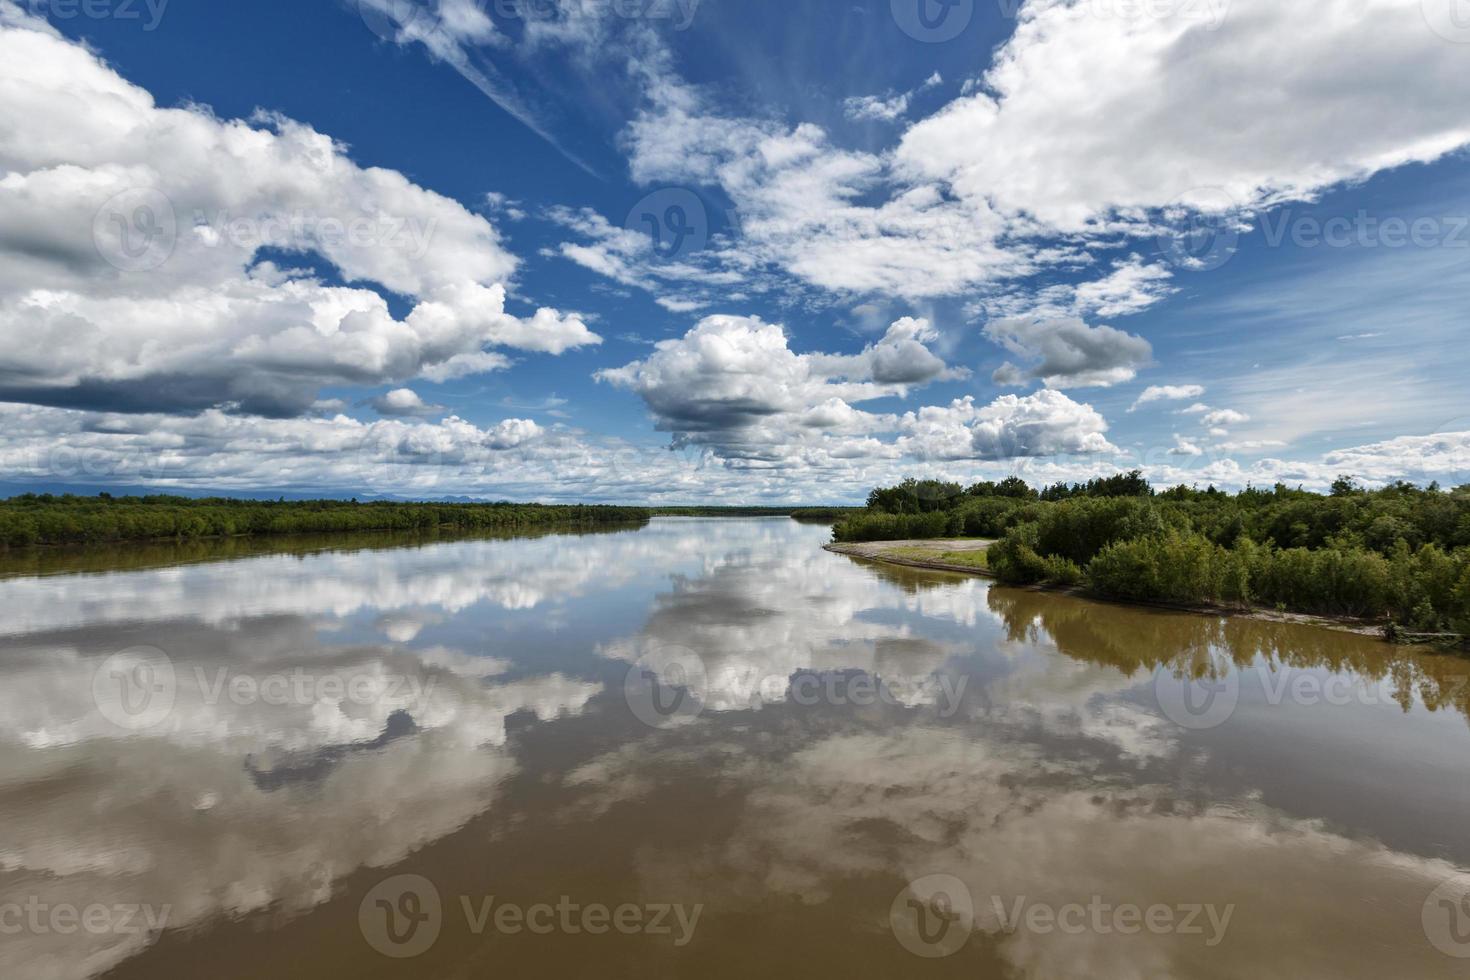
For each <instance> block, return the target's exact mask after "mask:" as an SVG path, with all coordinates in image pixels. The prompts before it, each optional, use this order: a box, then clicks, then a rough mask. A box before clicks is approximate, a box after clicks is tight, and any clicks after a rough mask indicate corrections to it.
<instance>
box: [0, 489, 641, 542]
mask: <svg viewBox="0 0 1470 980" xmlns="http://www.w3.org/2000/svg"><path fill="white" fill-rule="evenodd" d="M651 515H652V512H651V511H650V510H649V509H648V508H646V507H606V506H581V505H577V506H551V505H545V504H513V503H486V504H461V503H443V504H432V503H390V502H384V501H363V502H359V501H356V500H345V501H344V500H291V501H288V500H240V499H234V498H228V497H206V498H190V497H175V496H164V495H153V496H144V497H125V496H119V497H114V496H112V495H111V494H106V493H104V494H99V495H98V496H96V497H77V496H69V495H68V496H54V495H51V494H23V495H21V496H18V497H11V498H10V499H8V500H0V547H25V546H28V545H51V544H95V543H105V542H117V541H149V540H163V539H175V540H194V539H200V538H224V537H236V536H255V535H270V534H319V533H339V532H348V531H430V530H454V531H465V532H469V531H491V530H502V529H505V530H514V529H519V528H539V527H553V526H555V527H576V526H592V525H611V524H632V523H640V522H646V521H647V520H648V519H649V518H650V516H651Z"/></svg>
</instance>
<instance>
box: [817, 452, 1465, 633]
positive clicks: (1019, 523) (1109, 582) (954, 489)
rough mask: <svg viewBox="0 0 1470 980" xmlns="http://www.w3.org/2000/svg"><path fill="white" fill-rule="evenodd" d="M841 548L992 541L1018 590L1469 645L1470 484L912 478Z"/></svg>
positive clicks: (1006, 578) (854, 524)
mask: <svg viewBox="0 0 1470 980" xmlns="http://www.w3.org/2000/svg"><path fill="white" fill-rule="evenodd" d="M833 536H834V538H835V539H836V540H837V541H839V542H859V541H894V540H904V539H910V538H941V537H980V538H994V539H997V543H996V544H994V545H992V546H991V547H990V549H989V552H988V556H987V561H988V564H989V567H990V570H991V571H992V572H993V573H994V574H995V575H996V576H997V577H998V578H1000V580H1001V581H1003V582H1007V583H1010V584H1016V585H1053V586H1081V587H1085V588H1086V589H1088V590H1090V591H1092V592H1094V593H1096V594H1098V595H1101V596H1108V597H1115V598H1120V599H1132V600H1143V601H1154V602H1170V603H1182V604H1210V605H1222V606H1234V607H1241V608H1245V607H1265V608H1268V609H1277V610H1281V611H1289V612H1299V613H1309V614H1316V615H1328V616H1344V617H1352V618H1358V619H1365V620H1373V621H1378V622H1383V623H1386V624H1387V625H1388V630H1389V633H1390V635H1394V634H1398V633H1402V632H1412V633H1419V634H1441V633H1442V634H1460V635H1461V636H1465V635H1470V486H1465V487H1461V488H1459V489H1456V490H1445V489H1441V488H1440V487H1439V486H1437V485H1431V486H1429V487H1427V488H1425V487H1418V486H1415V485H1413V484H1409V483H1402V482H1401V483H1395V484H1392V485H1390V486H1387V487H1384V488H1382V489H1378V490H1369V489H1366V488H1364V487H1362V486H1360V485H1358V484H1357V483H1355V482H1354V481H1353V480H1352V479H1351V478H1350V477H1343V478H1340V479H1339V480H1337V481H1336V482H1335V483H1334V484H1333V486H1332V490H1331V492H1330V493H1327V494H1319V493H1312V492H1309V491H1306V490H1302V489H1291V488H1288V487H1286V486H1284V485H1280V484H1278V485H1277V486H1275V487H1273V488H1271V489H1269V490H1264V489H1259V488H1253V487H1248V488H1247V489H1245V490H1243V491H1241V492H1239V493H1234V494H1232V493H1227V492H1224V491H1221V490H1217V489H1216V488H1214V487H1210V488H1208V489H1205V490H1199V489H1196V488H1192V487H1184V486H1180V487H1174V488H1172V489H1168V490H1163V491H1158V490H1155V488H1154V487H1152V486H1150V485H1149V483H1148V482H1147V481H1146V480H1145V479H1144V478H1143V476H1142V474H1141V473H1140V472H1137V471H1135V472H1132V473H1126V474H1119V475H1117V476H1112V477H1106V478H1100V479H1095V480H1091V481H1089V482H1087V483H1085V484H1072V485H1067V484H1057V485H1054V486H1050V487H1046V488H1044V489H1041V490H1037V489H1035V488H1033V487H1031V486H1030V485H1028V484H1027V483H1026V482H1025V481H1024V480H1021V479H1019V478H1016V477H1012V478H1010V479H1007V480H1002V481H1000V482H983V483H977V484H975V485H973V486H970V487H968V488H965V487H962V486H961V485H960V484H958V483H949V482H945V481H939V480H923V481H920V480H906V481H904V482H903V483H901V484H899V485H898V486H895V487H880V488H878V489H875V490H874V491H873V492H872V493H871V494H870V495H869V498H868V507H867V509H866V510H865V511H863V512H861V513H859V514H856V515H853V516H850V517H848V518H846V519H844V520H842V521H840V522H838V523H837V524H836V525H835V526H834V528H833Z"/></svg>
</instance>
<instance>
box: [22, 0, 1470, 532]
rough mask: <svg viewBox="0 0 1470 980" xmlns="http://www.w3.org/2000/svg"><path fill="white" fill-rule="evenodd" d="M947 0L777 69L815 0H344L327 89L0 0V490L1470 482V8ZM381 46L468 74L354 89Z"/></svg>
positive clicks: (877, 8) (720, 493)
mask: <svg viewBox="0 0 1470 980" xmlns="http://www.w3.org/2000/svg"><path fill="white" fill-rule="evenodd" d="M919 2H923V0H891V2H889V0H883V2H881V3H879V2H870V3H868V4H867V5H866V6H865V7H864V6H858V7H854V8H853V9H852V10H850V11H848V12H846V13H843V14H833V15H831V16H833V17H839V18H848V19H850V20H851V21H852V23H850V24H847V25H845V33H844V34H843V36H844V37H846V38H847V41H846V42H844V44H846V45H847V46H846V47H844V46H843V44H838V43H834V44H831V45H828V46H825V47H824V46H822V45H815V46H814V49H813V51H812V53H811V54H810V55H809V56H808V59H807V60H806V61H805V62H803V63H802V64H800V65H798V66H796V67H795V68H793V75H794V77H795V78H797V79H798V81H799V82H800V84H797V83H796V82H793V83H792V87H791V90H790V91H786V90H784V89H783V88H782V87H781V85H779V84H777V82H776V81H774V80H773V79H772V77H771V74H770V72H769V70H768V69H769V62H768V61H767V60H766V58H767V54H768V52H767V48H769V46H770V45H771V43H772V38H773V37H774V38H776V39H779V38H780V37H781V36H783V32H794V31H807V30H810V29H811V27H812V25H811V24H808V23H802V22H801V21H800V18H802V17H804V16H808V15H807V14H804V13H802V12H800V11H790V10H786V8H785V7H784V6H781V5H777V6H772V8H771V16H770V17H768V18H765V19H764V20H763V21H762V23H761V24H760V25H758V27H756V26H749V25H746V26H744V27H739V28H737V27H735V26H732V23H731V20H730V18H732V17H734V16H735V14H734V13H733V12H731V11H730V9H729V8H728V6H727V5H723V4H719V3H716V2H715V0H706V2H705V3H703V4H700V3H697V2H692V0H691V2H688V3H683V4H674V5H670V9H669V11H665V12H664V15H661V16H660V15H656V13H655V10H654V7H647V8H646V9H645V7H639V10H640V11H641V14H639V15H638V16H627V12H628V11H629V10H631V7H629V8H627V10H624V11H623V12H622V13H620V12H618V10H615V9H614V8H613V7H612V6H610V5H606V4H592V3H584V2H581V0H557V2H555V3H550V2H548V3H543V4H538V5H532V6H533V7H535V11H536V12H535V13H534V15H533V14H532V13H530V12H529V11H530V8H525V9H523V5H517V4H508V5H506V4H499V5H497V4H489V3H483V2H479V0H418V2H417V3H407V2H395V3H392V4H389V3H386V2H380V0H356V2H349V3H344V4H343V5H342V6H341V7H340V8H334V9H331V10H328V11H322V12H318V13H316V14H314V15H313V16H320V17H329V18H334V21H333V23H336V24H338V26H340V27H341V30H340V31H339V32H337V33H335V34H332V35H330V36H327V37H325V38H321V39H320V43H321V44H322V45H324V46H325V47H326V48H327V49H329V50H331V51H333V52H335V55H334V57H337V58H339V59H340V61H338V62H333V63H331V64H324V65H323V66H321V70H322V71H323V72H333V73H338V74H340V75H342V76H343V77H342V81H343V82H344V83H345V84H343V85H342V86H341V89H340V90H333V91H330V92H328V93H327V94H325V95H324V94H321V93H314V94H313V95H312V96H311V97H307V96H306V95H302V96H300V97H297V96H291V97H286V98H283V99H282V100H281V101H284V102H289V103H291V104H278V103H276V104H268V105H264V106H261V105H260V104H259V103H260V101H261V99H260V97H258V96H257V95H256V93H255V91H254V90H253V89H252V86H251V81H252V80H251V78H250V77H248V76H242V75H241V74H240V73H239V72H237V71H230V70H229V66H228V65H225V66H223V67H222V68H221V69H220V71H219V73H218V74H214V73H209V72H204V71H203V69H197V68H196V69H194V70H195V71H198V72H201V74H197V75H196V74H190V73H189V70H186V69H185V68H181V67H176V66H171V67H169V68H167V69H161V68H158V67H156V65H154V64H153V63H151V62H148V63H145V61H144V59H145V58H146V57H147V56H149V55H150V54H151V55H153V56H156V55H157V54H158V53H160V52H162V53H164V54H166V53H167V52H168V50H169V47H168V46H169V45H180V46H185V45H190V44H198V43H199V40H200V38H199V35H198V32H199V31H200V30H203V29H204V27H202V26H201V24H200V23H198V22H196V21H192V20H186V19H185V15H183V14H176V15H175V18H174V19H172V20H170V19H168V18H167V15H166V14H165V17H164V18H160V20H159V22H158V24H157V25H156V28H157V29H156V30H154V31H152V33H150V34H149V35H148V36H147V37H146V38H144V39H143V40H142V41H140V40H139V38H138V37H137V32H138V31H139V30H140V28H138V27H137V26H136V25H132V26H129V25H126V24H124V23H122V22H121V21H120V20H115V21H113V22H108V23H84V24H78V23H77V22H76V21H75V20H69V19H66V18H63V17H60V16H58V15H56V14H55V13H54V12H49V9H48V8H47V7H46V6H45V5H41V6H39V7H38V6H37V5H35V4H24V5H23V4H19V3H17V2H15V0H0V93H3V97H0V256H3V261H0V330H3V332H4V335H5V337H6V338H7V343H6V344H5V345H4V348H3V350H0V420H3V426H0V466H3V467H4V470H5V472H6V473H7V474H9V475H8V477H7V481H9V485H13V486H15V487H19V486H24V485H29V484H35V485H43V486H66V485H77V486H97V485H107V486H117V487H120V488H126V487H128V486H148V487H177V488H181V489H216V490H223V491H235V492H247V491H276V490H282V491H296V492H303V493H317V492H319V493H329V494H346V493H381V494H395V495H402V496H439V495H466V496H476V497H493V498H501V497H514V498H524V499H531V498H535V499H545V500H609V501H613V500H616V501H642V500H648V501H670V502H672V501H695V500H704V501H713V502H727V503H737V502H796V501H812V502H817V501H833V502H835V501H845V500H855V499H860V498H861V497H862V496H863V495H864V494H865V492H866V490H867V488H869V487H870V486H872V485H874V484H877V483H880V482H887V481H893V480H896V479H899V478H902V477H903V476H905V475H910V474H913V475H929V474H943V475H946V476H950V477H953V478H957V479H970V478H976V479H978V478H993V477H996V476H999V475H1005V474H1011V473H1016V474H1019V475H1021V476H1023V477H1025V478H1026V479H1028V480H1031V481H1032V482H1034V483H1047V482H1052V481H1055V480H1060V479H1069V480H1070V479H1082V478H1085V477H1087V476H1089V475H1094V474H1097V473H1105V472H1113V471H1117V470H1121V469H1131V468H1135V467H1138V468H1142V469H1144V470H1145V471H1146V473H1147V474H1148V475H1149V477H1150V478H1152V479H1153V480H1155V481H1156V482H1160V483H1173V482H1185V483H1197V484H1200V485H1204V484H1206V483H1214V484H1217V485H1221V486H1227V487H1239V486H1243V485H1245V484H1247V483H1255V484H1258V485H1259V484H1271V483H1275V482H1278V481H1281V482H1287V483H1292V484H1295V483H1302V484H1306V485H1308V486H1314V487H1320V486H1323V485H1325V484H1326V483H1328V482H1330V481H1331V480H1332V479H1333V478H1334V477H1336V476H1337V475H1339V474H1342V473H1351V474H1353V475H1355V476H1357V477H1358V478H1359V479H1361V480H1364V481H1366V482H1369V483H1380V482H1386V481H1391V480H1396V479H1408V480H1415V481H1419V482H1429V481H1431V480H1438V481H1440V482H1442V483H1445V484H1450V485H1459V484H1463V483H1470V400H1467V399H1466V398H1465V396H1464V388H1463V383H1462V381H1459V380H1458V379H1460V378H1463V376H1464V372H1465V371H1466V370H1470V363H1466V362H1467V360H1470V355H1467V354H1465V353H1464V352H1463V350H1462V348H1463V344H1459V345H1454V347H1455V349H1453V350H1447V351H1446V350H1444V348H1445V347H1446V346H1448V345H1447V344H1446V341H1447V340H1452V339H1453V338H1454V337H1455V336H1457V335H1458V336H1460V337H1463V329H1464V327H1465V326H1466V323H1465V315H1466V314H1465V312H1464V309H1463V302H1458V303H1457V302H1455V299H1456V298H1462V297H1463V295H1464V288H1466V287H1470V272H1467V261H1466V260H1467V258H1470V232H1467V231H1466V230H1465V228H1466V226H1467V225H1470V217H1467V216H1470V207H1467V205H1470V168H1467V167H1466V160H1467V157H1466V155H1465V152H1464V150H1465V147H1466V146H1467V145H1470V115H1467V113H1466V110H1465V106H1466V105H1470V71H1467V70H1466V69H1467V68H1470V36H1461V35H1462V34H1467V35H1470V32H1457V31H1456V30H1455V24H1456V22H1455V21H1453V20H1445V19H1443V18H1439V17H1438V15H1437V13H1436V11H1437V10H1438V8H1437V7H1436V6H1435V0H1423V2H1422V3H1421V0H1326V2H1324V3H1319V4H1313V5H1287V4H1279V3H1274V2H1268V0H1231V2H1229V3H1228V4H1227V3H1224V2H1223V0H1222V2H1220V3H1216V4H1210V3H1180V4H1174V5H1170V4H1155V5H1136V4H1128V3H1114V2H1111V0H1026V2H1023V3H1019V4H1018V5H1015V6H1016V9H1015V11H1014V17H1012V18H1007V17H1005V16H1002V17H1001V18H1000V19H999V20H998V21H997V22H995V23H991V22H990V21H989V20H987V19H986V18H985V17H983V16H980V15H978V14H977V15H975V20H974V21H973V22H971V21H968V20H967V22H966V23H965V24H963V25H959V33H958V34H956V35H955V36H954V37H951V38H946V39H939V38H935V37H924V36H922V33H923V32H921V31H918V30H917V29H915V28H914V27H913V24H912V23H910V22H909V21H908V20H907V19H906V18H905V17H904V16H903V15H902V12H903V10H904V9H905V4H906V3H908V4H909V5H910V6H912V5H913V4H914V3H919ZM655 6H658V5H655ZM1001 7H1002V13H1004V12H1005V7H1006V5H1004V4H1002V5H1001ZM292 9H294V8H291V7H282V16H288V14H287V13H285V12H286V11H290V10H292ZM619 9H620V10H621V9H622V8H619ZM660 9H661V8H660ZM946 9H950V8H946ZM48 14H49V16H48ZM364 27H367V28H370V30H365V29H364ZM83 28H85V30H83ZM129 30H131V31H133V32H134V34H132V35H127V34H125V32H126V31H129ZM757 30H763V31H765V32H766V33H765V34H764V35H761V34H758V33H755V32H756V31H757ZM109 40H111V41H113V42H115V47H116V54H114V51H113V47H112V46H110V45H109V43H108V42H109ZM248 40H249V39H248V38H247V39H241V42H240V43H241V44H242V45H244V44H247V43H248ZM966 40H968V41H969V42H970V43H969V44H965V43H964V42H965V41H966ZM982 40H983V41H985V42H987V43H985V44H981V43H979V42H980V41H982ZM213 43H214V44H216V45H220V46H222V47H228V44H227V42H226V41H224V40H221V39H219V38H216V39H214V40H213ZM864 44H868V45H877V46H881V47H882V48H883V49H885V50H891V51H894V52H897V54H896V56H895V57H894V58H893V59H891V60H892V61H893V64H892V65H891V66H887V67H885V69H884V71H883V72H874V71H864V70H859V69H860V68H861V66H855V65H854V64H853V63H852V62H853V61H854V56H856V55H860V54H861V49H862V46H863V45H864ZM711 46H716V47H718V48H719V49H720V50H721V51H723V52H724V56H723V61H722V62H720V63H721V64H723V65H725V66H726V67H725V68H724V69H722V70H721V72H720V73H719V74H711V69H710V68H709V59H708V58H703V57H700V55H701V54H702V53H707V52H708V51H709V50H712V48H711ZM232 56H233V55H232V53H231V52H225V53H223V54H222V55H221V57H222V59H224V60H225V61H228V60H229V58H230V57H232ZM114 58H116V60H113V59H114ZM361 59H367V61H366V62H363V61H362V60H361ZM384 61H386V62H387V63H389V64H391V65H392V66H393V69H394V71H395V72H397V73H399V74H400V75H402V76H405V77H411V78H412V79H413V80H414V81H415V84H417V85H419V86H420V87H421V88H422V89H423V90H425V91H431V90H434V87H435V86H438V87H442V89H443V90H444V92H445V93H446V94H445V99H446V103H445V107H443V108H442V109H435V108H434V107H433V106H425V107H422V112H420V113H416V114H414V118H408V117H407V116H405V117H403V118H398V117H395V116H394V115H393V113H392V112H390V111H387V110H386V109H383V108H381V107H380V108H379V109H378V111H377V112H376V113H374V114H373V117H372V119H371V122H370V124H369V125H370V127H371V128H365V124H364V123H363V122H362V121H361V119H360V118H359V117H360V116H361V111H362V109H363V105H364V103H363V102H362V101H361V100H362V99H365V98H369V97H371V96H366V95H365V96H359V95H356V94H351V95H349V94H345V93H346V92H347V91H348V90H349V89H351V88H352V87H353V83H357V84H360V85H362V86H364V87H365V88H367V89H369V90H370V91H371V90H372V86H374V85H393V84H395V82H394V80H393V79H386V80H385V79H382V78H379V77H378V76H377V74H375V73H373V72H367V73H364V74H355V73H357V72H361V71H362V69H361V67H360V65H362V64H364V63H368V64H372V63H381V62H384ZM890 76H891V77H890ZM130 77H134V78H136V77H146V78H148V79H149V80H150V86H156V87H160V88H164V89H166V91H167V92H168V93H169V94H167V95H164V94H162V93H158V92H154V91H150V89H149V88H146V87H144V86H143V85H141V84H139V83H138V82H137V81H133V80H130ZM255 81H256V83H257V84H258V85H259V86H260V87H261V90H262V91H266V92H280V91H281V87H280V86H279V85H277V84H275V83H274V80H272V79H270V78H264V77H257V78H256V79H255ZM466 83H468V84H469V86H470V87H471V88H470V89H469V90H466V89H465V88H464V86H465V84H466ZM817 83H820V84H817ZM399 88H400V89H401V86H399ZM336 91H341V92H343V93H344V94H341V95H338V94H335V92H336ZM384 91H385V92H386V89H385V90H384ZM814 91H815V92H819V93H820V94H819V95H813V94H812V93H813V92H814ZM180 92H188V93H190V94H189V95H188V96H180V95H178V93H180ZM196 93H198V94H196ZM206 94H207V99H206ZM481 95H483V96H486V97H488V99H489V101H488V102H484V101H478V102H477V101H475V100H476V99H478V98H479V96H481ZM451 96H452V100H451ZM387 98H388V96H387V95H386V94H385V95H384V96H383V99H387ZM451 101H452V105H453V107H452V108H451V107H450V104H451ZM206 102H209V103H212V104H216V105H231V106H237V105H242V104H243V105H247V106H251V107H253V108H252V109H251V110H241V111H240V112H239V113H238V114H237V115H235V116H232V115H231V114H230V113H228V112H226V111H224V110H223V109H216V108H211V105H210V104H206ZM382 104H384V103H382V102H381V100H380V106H381V105H382ZM467 114H469V115H472V116H473V118H471V119H468V120H467V119H466V118H465V116H466V115H467ZM419 117H423V118H419ZM440 117H442V118H440ZM440 122H442V124H443V125H442V126H441V127H438V128H439V130H441V131H442V133H441V135H440V136H439V138H437V139H430V138H427V137H426V136H425V134H426V133H433V132H434V131H435V124H436V123H440ZM467 125H472V126H473V127H474V128H475V129H477V130H488V131H489V133H490V136H491V137H493V138H494V139H495V140H497V141H499V142H500V143H502V144H503V145H504V147H505V148H506V149H505V152H503V153H500V154H497V155H496V158H495V159H494V160H492V161H485V160H475V161H469V160H466V159H465V158H464V155H463V154H456V153H455V148H456V143H457V140H456V138H455V133H456V131H457V127H464V126H467ZM400 132H401V133H405V134H406V133H408V132H412V133H414V134H416V135H415V137H414V138H413V139H409V138H407V137H404V138H402V139H399V138H397V134H398V133H400ZM465 132H468V131H465ZM348 134H352V135H350V136H349V135H348ZM369 136H377V137H378V138H377V139H374V140H372V141H371V142H372V148H371V149H369V148H368V147H366V146H364V145H363V144H364V142H365V137H369ZM471 138H474V137H472V136H470V135H466V136H464V139H465V140H469V139H471ZM569 161H570V166H569V165H568V162H569ZM390 163H391V164H392V165H391V166H390V165H389V164H390ZM589 173H591V174H596V175H597V176H595V177H594V176H589ZM625 215H626V217H624V216H625ZM1462 218H1463V219H1464V221H1463V223H1462V222H1461V219H1462ZM1336 221H1341V222H1343V223H1342V224H1341V225H1337V224H1334V222H1336ZM1273 222H1274V224H1273ZM1394 222H1398V223H1399V224H1400V225H1402V230H1401V231H1400V230H1399V229H1398V228H1397V226H1395V225H1394ZM1273 229H1275V231H1274V232H1273ZM1337 232H1341V233H1342V234H1341V235H1339V236H1338V238H1341V240H1342V242H1343V244H1337V241H1338V238H1334V234H1335V233H1337ZM1395 233H1397V237H1398V238H1400V239H1404V240H1405V244H1398V245H1396V244H1394V241H1395ZM1273 235H1274V237H1275V239H1276V240H1275V241H1274V243H1273V242H1272V241H1270V239H1271V238H1272V237H1273ZM1314 235H1315V237H1314ZM1343 236H1345V237H1343ZM1456 249H1465V251H1456ZM1375 327H1377V328H1381V329H1373V328H1375ZM1431 351H1433V352H1434V353H1433V354H1432V355H1431ZM1365 379H1366V380H1368V383H1367V384H1365V383H1364V382H1365ZM507 410H509V412H510V413H511V414H507Z"/></svg>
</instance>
